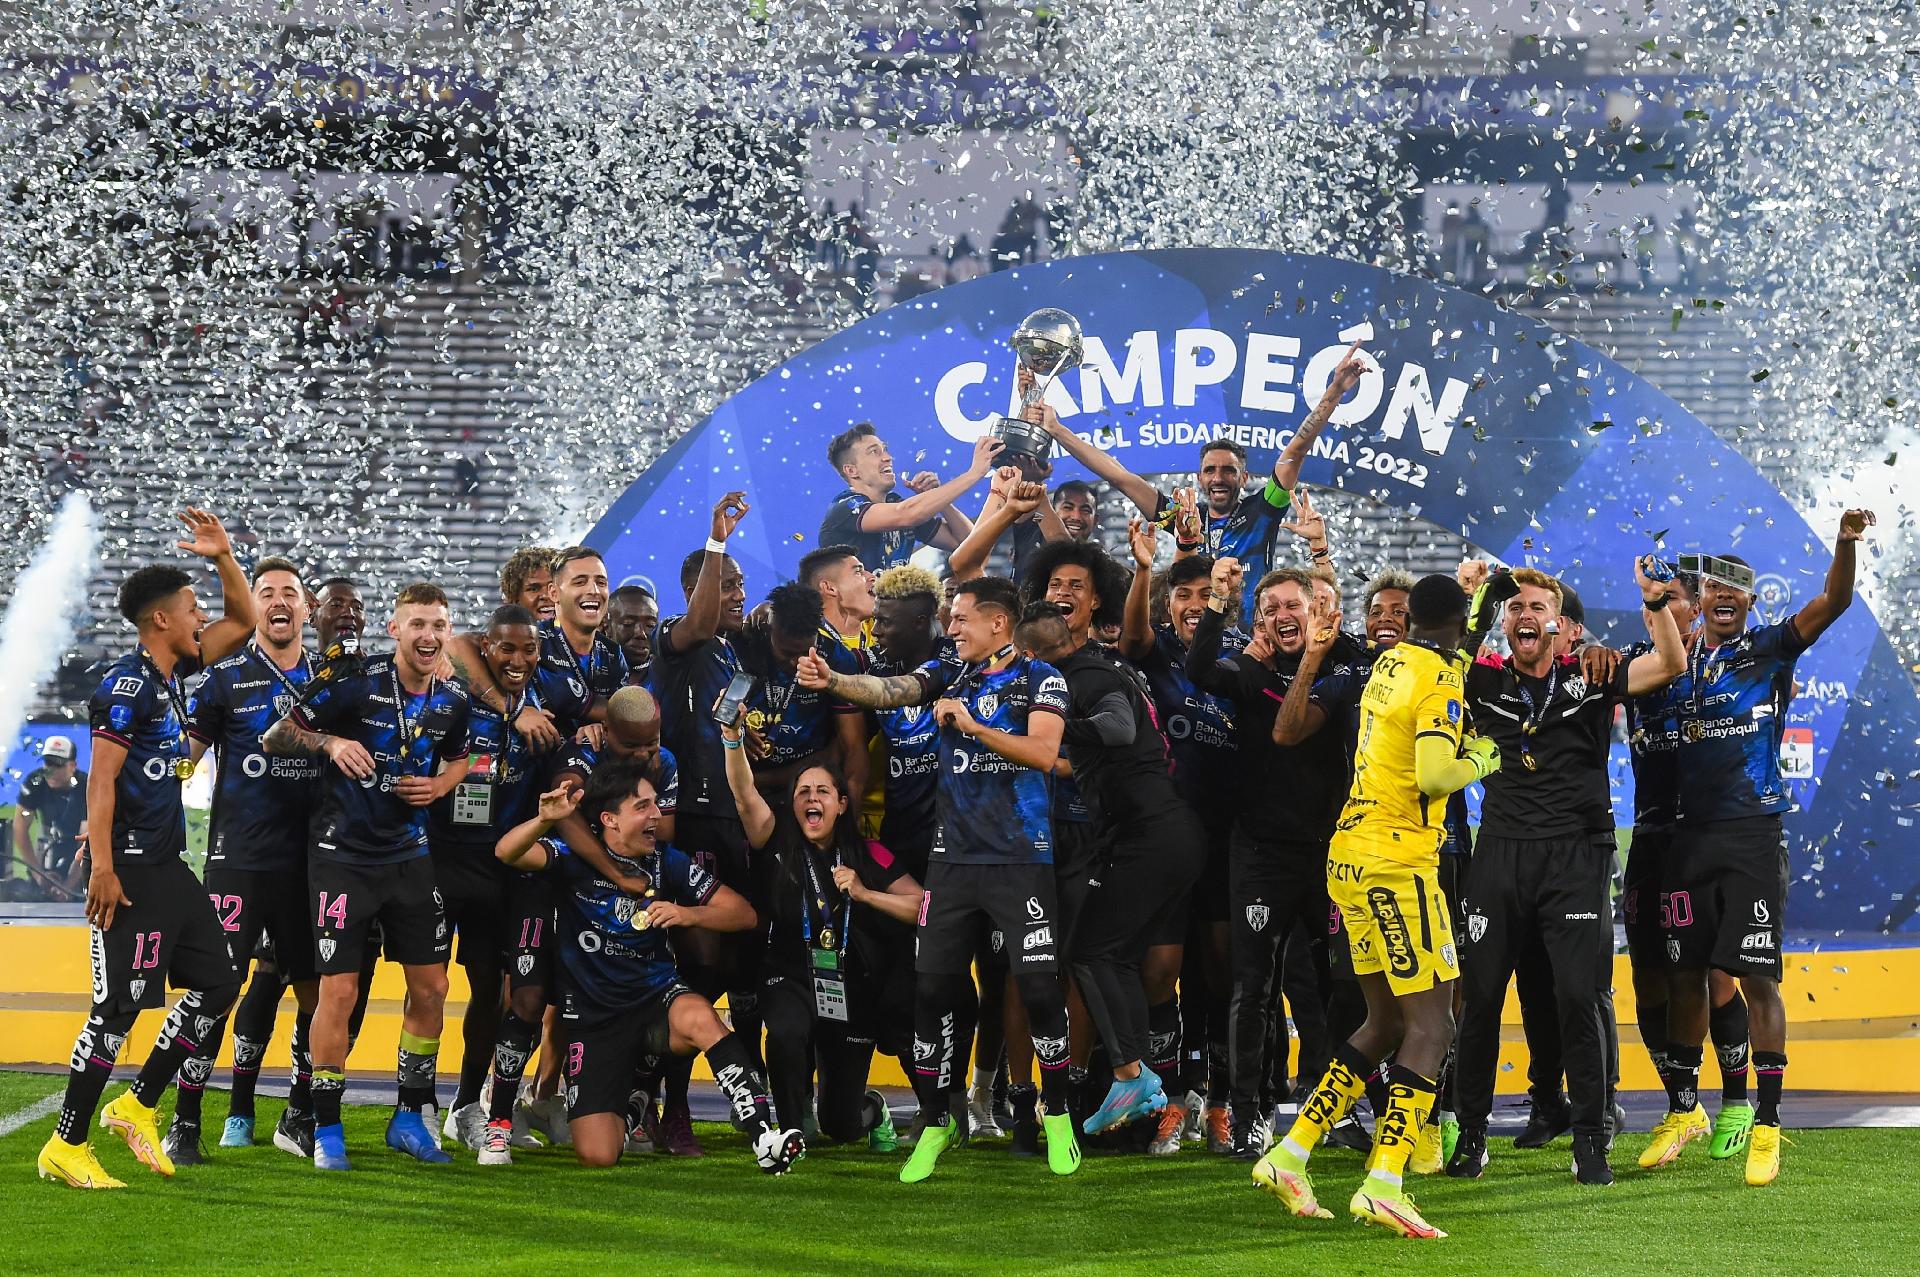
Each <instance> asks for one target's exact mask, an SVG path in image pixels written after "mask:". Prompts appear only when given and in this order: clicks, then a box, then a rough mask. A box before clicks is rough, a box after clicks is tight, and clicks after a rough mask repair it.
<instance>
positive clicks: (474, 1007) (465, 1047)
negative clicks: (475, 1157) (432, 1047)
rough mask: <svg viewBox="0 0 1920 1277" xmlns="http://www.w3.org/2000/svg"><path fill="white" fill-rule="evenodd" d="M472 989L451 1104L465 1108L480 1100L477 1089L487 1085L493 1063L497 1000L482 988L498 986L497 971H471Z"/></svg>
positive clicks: (498, 1018) (463, 1022)
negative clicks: (457, 1078)
mask: <svg viewBox="0 0 1920 1277" xmlns="http://www.w3.org/2000/svg"><path fill="white" fill-rule="evenodd" d="M467 983H468V987H469V988H470V989H472V990H473V992H472V993H471V994H469V997H470V998H471V999H472V1000H471V1001H470V1002H468V1004H467V1013H466V1015H465V1016H463V1017H462V1018H461V1020H460V1085H459V1086H458V1087H457V1088H456V1089H455V1091H454V1094H453V1107H455V1108H465V1107H466V1106H467V1105H469V1104H478V1103H479V1102H480V1088H481V1087H483V1086H485V1085H486V1082H487V1070H488V1068H489V1067H491V1066H492V1064H493V1048H494V1044H495V1043H496V1042H498V1041H499V1038H500V1022H501V1016H500V1000H499V997H498V996H497V995H496V996H495V998H494V1000H493V1001H492V1002H491V1003H489V1002H487V1001H486V1000H485V999H486V993H485V990H487V989H494V990H497V989H499V987H500V973H499V972H498V971H495V972H492V973H490V974H489V973H486V972H474V973H469V974H468V976H467Z"/></svg>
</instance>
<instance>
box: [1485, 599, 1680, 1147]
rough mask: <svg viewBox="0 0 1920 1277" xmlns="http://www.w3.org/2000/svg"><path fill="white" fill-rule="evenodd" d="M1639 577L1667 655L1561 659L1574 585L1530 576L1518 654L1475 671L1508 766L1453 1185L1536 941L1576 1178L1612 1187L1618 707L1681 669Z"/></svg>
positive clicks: (1516, 638) (1512, 608)
mask: <svg viewBox="0 0 1920 1277" xmlns="http://www.w3.org/2000/svg"><path fill="white" fill-rule="evenodd" d="M1635 572H1636V576H1637V577H1638V579H1639V581H1640V584H1641V592H1642V597H1643V599H1645V600H1647V601H1648V602H1649V603H1650V604H1652V605H1653V606H1651V607H1650V609H1649V611H1648V612H1647V614H1646V619H1647V628H1648V631H1649V632H1650V633H1651V634H1652V635H1653V638H1654V642H1655V645H1656V648H1655V650H1654V651H1653V652H1649V653H1647V654H1646V655H1644V656H1639V657H1636V658H1634V659H1633V660H1631V661H1622V662H1620V664H1619V665H1618V666H1617V667H1616V668H1615V669H1614V671H1613V674H1612V677H1611V678H1610V679H1608V680H1607V682H1606V683H1605V684H1604V685H1596V684H1589V683H1588V682H1587V680H1586V679H1585V678H1584V677H1583V676H1582V673H1581V667H1580V664H1579V662H1578V661H1577V660H1575V659H1574V658H1573V657H1572V656H1571V655H1562V654H1557V653H1556V652H1555V642H1554V634H1555V632H1556V631H1557V628H1558V626H1559V624H1560V602H1561V598H1562V587H1561V585H1560V583H1559V582H1558V581H1556V580H1555V579H1554V578H1552V577H1550V576H1547V575H1546V574H1545V573H1543V572H1539V571H1536V570H1534V569H1532V568H1520V569H1517V570H1515V571H1514V572H1513V573H1511V575H1510V577H1509V578H1508V580H1507V581H1506V582H1505V583H1504V584H1505V585H1506V587H1507V589H1506V590H1505V591H1503V593H1505V594H1506V597H1505V598H1504V600H1503V601H1502V602H1503V606H1502V609H1501V617H1500V621H1501V627H1502V629H1503V631H1504V632H1505V634H1506V637H1507V643H1508V646H1509V649H1510V650H1511V652H1512V656H1511V657H1510V658H1505V659H1503V658H1500V657H1482V658H1481V659H1480V660H1478V661H1476V662H1475V663H1474V665H1473V667H1472V668H1471V669H1470V670H1469V671H1468V674H1467V683H1466V692H1467V706H1468V710H1469V712H1470V713H1471V714H1472V716H1473V724H1474V728H1475V730H1476V731H1478V732H1480V733H1481V734H1482V735H1483V736H1491V737H1492V738H1493V740H1494V742H1495V743H1496V744H1498V745H1499V746H1500V750H1501V763H1500V770H1499V771H1497V772H1495V773H1494V774H1493V775H1491V776H1489V777H1487V780H1486V800H1485V802H1484V803H1483V804H1482V806H1481V809H1480V835H1479V837H1478V838H1477V839H1476V840H1475V842H1474V848H1473V864H1472V867H1471V868H1470V869H1469V871H1468V874H1467V883H1466V889H1465V900H1464V902H1463V904H1462V908H1461V912H1463V913H1464V914H1465V915H1466V922H1467V928H1466V934H1465V936H1464V946H1463V950H1462V959H1461V969H1462V973H1463V978H1462V983H1463V984H1464V986H1465V989H1464V994H1465V997H1464V1006H1463V1009H1462V1014H1461V1021H1460V1036H1459V1041H1458V1046H1457V1050H1456V1058H1455V1086H1456V1090H1457V1098H1458V1103H1459V1115H1460V1139H1459V1142H1458V1144H1457V1145H1456V1146H1455V1149H1454V1155H1453V1160H1452V1161H1450V1162H1448V1163H1447V1174H1449V1175H1452V1176H1454V1177H1456V1178H1463V1179H1473V1178H1477V1177H1478V1176H1479V1175H1480V1172H1481V1171H1482V1169H1484V1168H1485V1166H1486V1164H1487V1119H1488V1116H1489V1115H1490V1114H1491V1112H1492V1109H1493V1088H1494V1074H1495V1072H1496V1069H1497V1067H1498V1061H1499V1055H1500V1009H1501V1006H1502V1005H1503V1004H1504V1002H1505V1001H1506V993H1507V980H1508V978H1509V977H1510V976H1512V974H1513V972H1514V967H1515V965H1516V963H1517V962H1518V961H1520V959H1521V958H1522V957H1523V956H1524V955H1525V954H1526V952H1527V951H1528V950H1529V949H1530V948H1533V947H1535V946H1536V945H1537V946H1538V948H1539V949H1540V950H1541V951H1543V952H1544V953H1545V955H1546V957H1547V960H1548V961H1549V963H1550V964H1551V966H1552V968H1553V988H1554V996H1555V1000H1556V1001H1557V1003H1558V1006H1559V1020H1560V1042H1561V1051H1562V1056H1563V1060H1564V1063H1565V1067H1566V1073H1567V1098H1568V1102H1569V1106H1570V1107H1571V1109H1572V1117H1573V1134H1574V1140H1573V1152H1574V1170H1575V1174H1576V1176H1577V1177H1578V1179H1579V1181H1580V1182H1581V1183H1582V1184H1610V1183H1612V1182H1613V1172H1612V1170H1611V1168H1610V1167H1609V1166H1608V1165H1607V1136H1606V1123H1607V1116H1608V1114H1607V1065H1606V1044H1605V1034H1604V1032H1603V1030H1602V1026H1601V1006H1600V996H1599V990H1600V988H1601V987H1602V985H1603V984H1604V983H1605V982H1606V976H1605V974H1604V972H1603V970H1602V963H1603V961H1604V960H1605V959H1606V956H1607V955H1608V953H1609V952H1610V948H1609V945H1608V943H1607V941H1608V939H1609V938H1610V937H1611V936H1612V931H1613V904H1612V899H1611V894H1610V887H1611V884H1612V877H1613V857H1614V839H1613V833H1612V817H1611V803H1610V801H1609V798H1608V793H1607V761H1606V760H1607V739H1608V736H1609V733H1610V730H1611V728H1612V724H1613V715H1614V710H1615V709H1616V708H1617V706H1618V705H1619V704H1620V703H1621V702H1622V701H1623V700H1625V699H1626V698H1627V697H1628V696H1630V695H1643V694H1645V693H1646V692H1649V691H1652V690H1654V689H1655V688H1656V687H1660V686H1664V685H1665V684H1666V683H1669V682H1672V681H1673V679H1674V678H1675V677H1677V676H1678V675H1679V673H1680V672H1681V670H1682V668H1683V667H1684V660H1685V658H1684V653H1683V651H1682V649H1681V646H1680V635H1679V631H1678V630H1677V629H1675V628H1674V624H1673V618H1672V617H1671V616H1670V615H1667V614H1666V612H1665V608H1666V592H1665V587H1664V586H1662V585H1656V584H1655V583H1654V582H1652V581H1650V580H1648V579H1647V578H1646V576H1645V575H1644V574H1643V573H1641V572H1640V571H1639V565H1638V564H1636V566H1635ZM1489 588H1491V587H1489ZM1482 611H1483V609H1480V608H1476V617H1475V627H1474V628H1475V629H1479V628H1481V627H1482V626H1484V625H1485V624H1486V621H1487V618H1486V617H1485V616H1483V615H1479V613H1481V612H1482ZM1600 830H1605V831H1606V832H1604V833H1602V832H1597V831H1600Z"/></svg>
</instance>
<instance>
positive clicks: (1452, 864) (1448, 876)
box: [1333, 851, 1473, 956]
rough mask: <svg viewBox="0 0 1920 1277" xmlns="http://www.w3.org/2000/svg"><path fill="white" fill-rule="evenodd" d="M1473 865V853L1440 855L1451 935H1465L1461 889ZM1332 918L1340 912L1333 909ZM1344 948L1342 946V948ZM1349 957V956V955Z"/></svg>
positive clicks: (1445, 853) (1465, 915)
mask: <svg viewBox="0 0 1920 1277" xmlns="http://www.w3.org/2000/svg"><path fill="white" fill-rule="evenodd" d="M1472 863H1473V853H1472V852H1466V851H1459V852H1454V851H1443V852H1441V853H1440V873H1439V875H1438V876H1439V879H1440V894H1441V895H1442V896H1444V897H1445V898H1446V902H1447V914H1448V916H1449V917H1451V918H1452V919H1453V934H1454V935H1455V936H1463V935H1465V934H1466V933H1467V911H1466V909H1465V907H1464V906H1463V905H1462V904H1461V896H1462V894H1463V892H1462V889H1463V888H1464V887H1465V886H1466V883H1467V869H1468V867H1469V866H1471V865H1472ZM1333 912H1334V916H1336V917H1338V916H1339V913H1340V910H1339V908H1338V907H1337V906H1336V907H1335V908H1334V911H1333ZM1343 947H1344V946H1343ZM1349 956H1351V955H1349Z"/></svg>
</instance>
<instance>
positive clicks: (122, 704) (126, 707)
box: [87, 669, 184, 748]
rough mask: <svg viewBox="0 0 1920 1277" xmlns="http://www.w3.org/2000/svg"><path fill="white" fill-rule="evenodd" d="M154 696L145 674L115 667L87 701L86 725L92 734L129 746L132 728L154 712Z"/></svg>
mask: <svg viewBox="0 0 1920 1277" xmlns="http://www.w3.org/2000/svg"><path fill="white" fill-rule="evenodd" d="M153 698H154V691H153V684H152V682H151V681H150V680H149V679H148V678H147V676H146V675H145V674H137V673H135V674H123V673H121V672H120V671H119V670H117V669H116V670H114V671H112V672H110V673H109V674H108V675H107V677H106V678H104V679H102V680H101V682H100V687H99V689H98V690H97V691H95V692H94V694H93V699H92V700H91V701H89V702H88V703H87V723H88V726H89V727H90V728H91V729H92V731H93V734H94V735H95V736H104V737H106V738H107V739H108V740H110V741H113V742H114V743H115V744H117V745H123V746H126V747H128V748H131V747H132V745H133V732H134V728H135V727H136V726H138V725H139V724H140V723H142V722H144V721H146V719H147V717H148V716H149V715H150V714H152V712H153ZM183 726H184V724H183Z"/></svg>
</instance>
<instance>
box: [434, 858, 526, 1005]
mask: <svg viewBox="0 0 1920 1277" xmlns="http://www.w3.org/2000/svg"><path fill="white" fill-rule="evenodd" d="M432 860H433V879H434V883H435V885H437V886H438V887H439V888H440V899H441V902H442V905H443V907H444V908H445V910H446V914H447V925H448V926H450V927H452V928H453V930H454V931H455V932H456V933H458V935H459V937H460V948H459V961H460V965H461V966H463V967H465V968H467V970H469V971H476V972H483V971H492V972H496V973H497V972H499V971H502V970H504V969H505V968H506V963H507V945H508V944H509V943H510V941H511V939H512V933H511V932H510V930H509V928H510V926H511V920H510V918H509V915H508V901H507V877H508V875H509V873H511V872H512V871H511V870H509V869H508V868H507V867H506V866H505V865H503V864H501V863H500V862H499V861H498V860H495V859H494V858H493V857H492V856H491V855H488V854H486V853H484V852H483V851H482V850H481V849H480V848H477V847H459V846H455V847H448V848H445V849H441V848H435V849H434V852H433V856H432ZM496 983H497V981H496Z"/></svg>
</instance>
